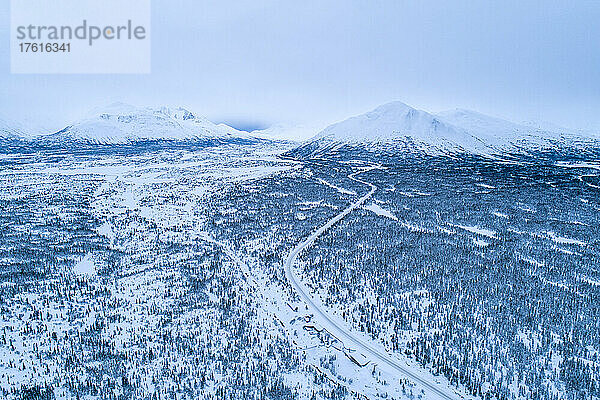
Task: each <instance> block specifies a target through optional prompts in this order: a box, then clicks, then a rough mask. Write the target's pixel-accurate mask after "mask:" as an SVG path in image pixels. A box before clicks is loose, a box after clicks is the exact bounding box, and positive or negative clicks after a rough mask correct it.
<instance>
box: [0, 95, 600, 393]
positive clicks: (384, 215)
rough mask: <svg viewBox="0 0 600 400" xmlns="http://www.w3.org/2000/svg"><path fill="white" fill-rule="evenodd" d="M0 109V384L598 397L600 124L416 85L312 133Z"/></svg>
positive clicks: (99, 389)
mask: <svg viewBox="0 0 600 400" xmlns="http://www.w3.org/2000/svg"><path fill="white" fill-rule="evenodd" d="M5 125H6V126H5ZM0 129H1V133H0V205H1V206H0V397H2V398H7V399H25V398H27V399H31V398H43V399H52V398H56V399H153V400H154V399H165V398H177V399H377V398H381V399H398V400H400V399H473V400H475V399H506V400H509V399H510V400H513V399H539V400H542V399H544V400H546V399H548V400H550V399H551V400H555V399H556V400H557V399H596V398H600V360H599V356H598V352H599V351H600V325H599V324H598V321H600V302H599V296H600V270H599V269H598V265H600V230H599V229H600V228H599V227H600V217H599V216H600V213H599V212H600V196H599V190H600V172H599V170H600V162H599V160H600V135H594V134H583V133H578V132H575V133H573V132H571V131H569V130H561V129H558V130H556V131H548V130H544V129H541V128H537V127H532V126H529V125H521V124H515V123H512V122H508V121H504V120H501V119H498V118H493V117H488V116H485V115H482V114H479V113H476V112H472V111H466V110H454V111H450V112H444V113H437V114H433V113H428V112H425V111H421V110H416V109H414V108H412V107H410V106H407V105H405V104H403V103H400V102H395V103H389V104H386V105H383V106H381V107H379V108H377V109H375V110H373V111H371V112H369V113H366V114H363V115H360V116H357V117H353V118H350V119H348V120H346V121H342V122H340V123H337V124H334V125H331V126H329V127H328V128H326V129H325V130H323V131H322V132H320V133H318V134H317V135H316V136H315V137H314V138H313V139H311V140H308V141H306V142H304V143H294V142H293V141H291V140H290V139H291V138H287V137H283V136H282V135H278V134H277V132H276V129H271V130H265V132H254V133H252V132H251V133H248V132H243V131H239V130H236V129H234V128H231V127H229V126H226V125H223V124H214V123H212V122H210V121H209V120H208V119H206V118H203V117H201V116H198V115H196V114H194V113H192V112H190V111H187V110H185V109H181V108H167V107H163V108H138V107H132V106H128V105H124V104H115V105H112V106H109V107H107V108H105V109H102V110H96V111H94V112H93V113H92V114H90V116H89V117H87V118H85V119H83V120H80V121H76V122H74V123H72V124H70V125H69V126H67V127H65V128H64V129H62V130H61V131H59V132H54V133H40V132H38V133H35V134H31V133H23V132H21V130H19V129H18V128H15V127H11V126H10V125H9V124H4V125H0Z"/></svg>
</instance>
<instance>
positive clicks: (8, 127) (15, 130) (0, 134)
mask: <svg viewBox="0 0 600 400" xmlns="http://www.w3.org/2000/svg"><path fill="white" fill-rule="evenodd" d="M23 136H24V132H23V130H22V129H21V128H20V127H19V126H17V125H15V124H12V123H9V122H8V121H5V120H3V119H0V139H18V138H21V137H23Z"/></svg>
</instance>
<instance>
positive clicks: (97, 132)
mask: <svg viewBox="0 0 600 400" xmlns="http://www.w3.org/2000/svg"><path fill="white" fill-rule="evenodd" d="M307 129H309V128H306V127H304V128H294V127H286V126H284V125H276V126H273V127H271V128H268V129H265V130H262V131H254V132H250V133H248V132H245V131H239V130H237V129H235V128H232V127H231V126H228V125H225V124H215V123H213V122H211V121H209V120H208V119H206V118H204V117H201V116H198V115H196V114H194V113H192V112H190V111H188V110H186V109H184V108H168V107H160V108H150V107H145V108H140V107H134V106H131V105H127V104H123V103H115V104H112V105H110V106H108V107H104V108H102V109H97V110H94V111H93V112H92V113H90V114H89V115H88V116H87V117H86V118H84V119H82V120H80V121H78V122H75V123H73V124H71V125H69V126H67V127H65V128H64V129H62V130H60V131H58V132H55V133H51V134H38V133H37V132H39V131H36V132H35V134H32V133H31V132H28V131H27V130H26V129H25V128H22V127H20V126H18V124H11V123H8V122H6V121H3V120H0V140H3V141H28V142H29V143H30V144H32V145H35V144H53V145H64V144H69V143H71V144H72V143H85V144H103V145H119V144H125V143H133V142H139V141H177V142H187V141H203V142H207V141H208V142H214V143H216V144H218V143H229V142H237V143H255V142H260V141H282V140H288V141H290V140H292V141H293V140H298V139H299V138H300V137H303V136H304V137H306V133H307ZM350 149H351V150H366V151H370V152H378V151H382V152H385V153H386V154H389V153H403V154H405V153H411V152H419V153H421V154H422V153H426V154H434V155H439V154H457V153H470V154H479V155H497V154H508V153H532V152H539V151H568V152H578V153H582V154H585V153H587V152H589V151H592V152H593V154H600V153H599V152H600V134H592V133H588V132H580V131H573V130H568V129H563V128H559V127H555V126H552V127H541V126H538V125H534V124H516V123H513V122H510V121H506V120H503V119H499V118H495V117H490V116H487V115H483V114H480V113H478V112H474V111H469V110H460V109H457V110H452V111H447V112H442V113H437V114H432V113H428V112H426V111H422V110H417V109H415V108H412V107H410V106H408V105H406V104H404V103H401V102H392V103H388V104H384V105H382V106H380V107H378V108H376V109H374V110H373V111H370V112H367V113H365V114H362V115H359V116H356V117H352V118H349V119H347V120H345V121H342V122H339V123H336V124H333V125H330V126H329V127H327V128H325V129H324V130H322V131H321V132H320V133H319V134H317V135H316V136H315V137H313V138H312V139H310V140H308V141H305V142H304V143H302V144H301V145H300V146H299V147H298V148H297V149H296V150H295V151H294V153H296V154H298V155H302V156H318V155H325V154H330V153H335V152H339V151H342V150H350ZM590 149H591V150H590Z"/></svg>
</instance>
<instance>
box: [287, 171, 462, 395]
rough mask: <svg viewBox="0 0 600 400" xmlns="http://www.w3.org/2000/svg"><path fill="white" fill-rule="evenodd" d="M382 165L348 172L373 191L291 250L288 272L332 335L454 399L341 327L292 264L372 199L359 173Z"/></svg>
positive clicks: (430, 388)
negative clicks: (311, 292)
mask: <svg viewBox="0 0 600 400" xmlns="http://www.w3.org/2000/svg"><path fill="white" fill-rule="evenodd" d="M377 168H379V167H369V168H366V169H363V170H361V171H358V172H354V173H352V174H350V175H348V178H350V179H352V180H353V181H355V182H359V183H361V184H364V185H367V186H369V187H370V190H369V192H368V193H367V194H365V195H364V196H362V197H361V198H359V199H358V200H357V201H355V202H354V203H352V204H351V205H350V206H348V207H347V208H346V209H344V210H343V211H342V212H341V213H339V214H338V215H336V216H335V217H333V218H332V219H330V220H329V221H327V223H326V224H325V225H323V226H321V227H320V228H319V229H317V230H316V231H315V232H313V233H312V234H311V235H310V236H309V237H308V238H307V239H306V240H304V241H303V242H301V243H300V244H298V245H297V246H296V247H294V249H292V251H291V252H290V254H289V256H288V257H287V259H286V261H285V275H286V277H287V279H288V281H289V282H290V284H291V285H292V286H293V287H294V289H296V291H297V292H298V294H299V295H300V297H301V298H302V300H304V301H305V302H306V304H307V305H308V306H309V307H310V308H311V309H312V311H313V312H314V313H315V316H316V317H317V321H318V322H319V323H320V324H321V325H322V326H323V327H324V328H325V329H326V330H327V331H329V332H330V333H331V334H333V335H334V336H336V337H337V338H338V339H340V340H342V342H344V346H346V347H348V346H353V347H355V349H356V350H360V351H361V352H362V353H364V354H365V355H367V356H369V357H370V358H371V360H377V361H378V362H379V363H381V364H385V365H387V366H388V367H389V368H390V369H393V370H394V371H397V372H399V373H400V374H402V375H404V376H406V377H408V378H410V379H412V380H413V381H414V382H416V383H418V384H420V385H422V386H423V387H424V389H425V390H426V391H428V392H429V394H432V395H434V398H439V399H445V400H455V399H457V398H459V397H458V396H457V395H456V394H455V393H452V392H451V391H450V390H449V389H448V388H443V387H441V385H437V384H435V383H432V382H429V381H427V380H426V379H424V378H423V377H422V376H419V375H418V374H416V373H415V372H413V371H411V370H410V369H408V368H406V367H404V366H402V365H401V364H400V362H399V361H397V360H396V359H394V357H393V356H391V355H389V354H386V353H385V352H383V351H381V350H378V349H377V348H376V347H375V346H374V345H373V344H372V343H369V341H368V340H366V339H364V338H360V337H358V336H356V335H354V334H352V332H350V330H349V329H348V328H347V327H345V326H342V324H341V323H339V322H336V321H335V320H334V319H332V318H331V317H330V316H329V315H328V313H327V311H326V310H324V309H323V308H322V307H321V306H320V305H318V304H316V302H315V300H314V299H313V298H312V297H311V295H310V292H309V289H308V288H307V287H306V286H305V285H304V284H303V283H302V281H301V280H300V278H299V277H298V276H296V274H295V273H294V271H293V266H294V264H295V262H296V260H297V259H298V255H299V254H300V253H301V252H302V251H303V250H304V249H306V248H307V247H308V246H310V245H311V244H313V243H314V241H315V240H316V239H317V238H318V237H319V236H320V235H322V234H323V233H324V232H325V231H327V230H328V229H329V228H331V227H332V226H333V225H335V224H336V223H337V222H339V221H340V220H342V219H343V218H344V217H345V216H347V215H348V214H350V213H351V212H352V211H354V210H355V209H357V208H358V207H360V206H362V205H363V204H364V203H365V202H366V201H367V200H368V199H369V198H371V197H372V196H373V194H374V193H375V191H376V190H377V187H376V186H375V185H373V184H371V183H369V182H365V181H363V180H360V179H358V178H356V175H358V174H361V173H364V172H367V171H370V170H373V169H377Z"/></svg>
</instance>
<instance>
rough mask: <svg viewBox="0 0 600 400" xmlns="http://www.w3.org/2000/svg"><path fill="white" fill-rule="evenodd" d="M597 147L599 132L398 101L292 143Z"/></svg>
mask: <svg viewBox="0 0 600 400" xmlns="http://www.w3.org/2000/svg"><path fill="white" fill-rule="evenodd" d="M590 147H592V148H594V149H596V150H597V149H599V148H600V135H598V134H590V133H582V132H577V131H575V132H571V131H569V130H567V129H560V128H556V130H552V131H551V130H547V129H542V128H538V127H535V126H530V125H520V124H516V123H513V122H510V121H505V120H502V119H499V118H495V117H490V116H487V115H484V114H480V113H478V112H474V111H469V110H460V109H459V110H452V111H447V112H442V113H438V114H431V113H428V112H426V111H422V110H417V109H415V108H412V107H410V106H408V105H406V104H404V103H401V102H393V103H388V104H385V105H382V106H380V107H378V108H376V109H375V110H373V111H370V112H368V113H365V114H362V115H359V116H356V117H352V118H349V119H347V120H345V121H342V122H339V123H336V124H333V125H331V126H329V127H327V128H326V129H324V130H323V131H322V132H320V133H319V134H318V135H317V136H315V137H314V138H313V139H311V140H309V141H308V142H306V143H304V144H303V145H302V146H300V147H299V148H298V149H297V153H304V154H309V155H310V154H312V155H320V154H321V155H322V154H327V153H332V152H337V151H340V150H342V149H362V150H367V151H386V152H393V151H398V152H401V151H402V152H406V151H408V152H413V151H416V152H424V153H428V154H449V153H452V154H455V153H472V154H480V155H493V154H506V153H523V152H535V151H545V150H556V149H569V150H570V151H572V150H574V149H578V150H581V151H586V150H587V149H589V148H590Z"/></svg>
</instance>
